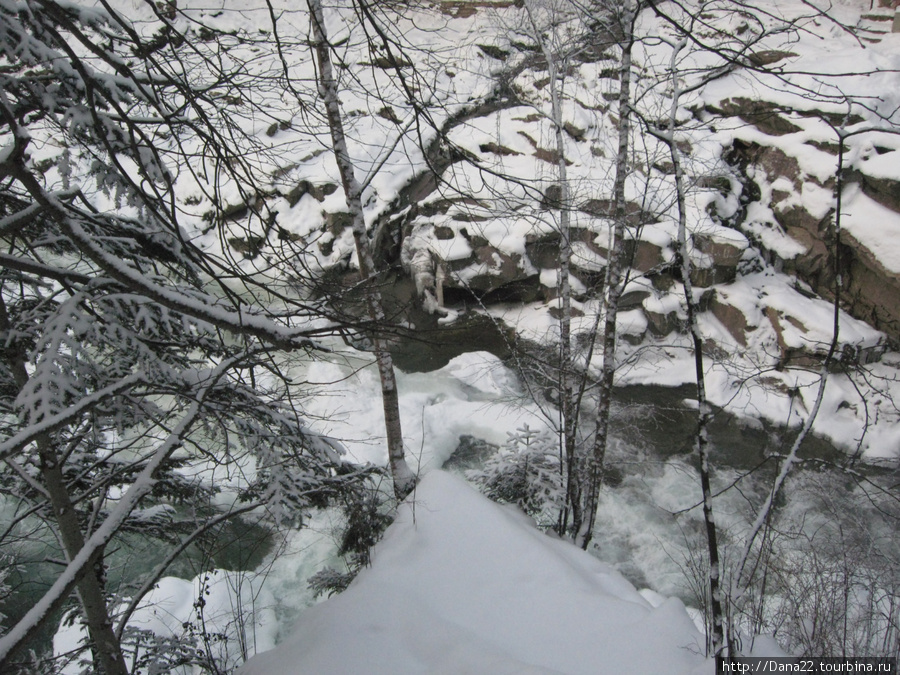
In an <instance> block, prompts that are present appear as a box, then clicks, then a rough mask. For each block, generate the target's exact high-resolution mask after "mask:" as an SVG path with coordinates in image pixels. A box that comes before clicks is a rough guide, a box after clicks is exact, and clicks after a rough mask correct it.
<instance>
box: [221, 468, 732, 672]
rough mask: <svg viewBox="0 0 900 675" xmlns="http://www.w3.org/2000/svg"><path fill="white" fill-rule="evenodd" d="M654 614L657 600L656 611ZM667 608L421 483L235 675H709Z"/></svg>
mask: <svg viewBox="0 0 900 675" xmlns="http://www.w3.org/2000/svg"><path fill="white" fill-rule="evenodd" d="M657 601H658V602H659V599H658V598H657ZM703 643H704V639H703V636H702V635H701V634H700V633H699V632H698V631H697V630H696V628H695V627H694V624H693V621H692V620H691V618H690V616H689V615H688V614H687V612H686V611H685V609H684V606H683V605H682V604H681V603H680V602H679V601H678V600H675V599H668V600H662V601H661V602H659V604H658V605H657V606H654V604H651V603H650V602H648V601H647V600H645V599H644V598H643V597H642V596H641V594H639V593H638V592H637V591H636V590H635V589H634V587H633V586H632V585H631V584H629V583H628V582H627V581H626V580H625V579H624V578H623V577H622V576H621V575H620V574H618V573H617V572H616V571H615V570H614V569H612V568H611V567H610V566H608V565H605V564H603V563H601V562H599V561H598V560H597V559H596V558H594V557H592V556H591V555H589V554H587V553H585V552H583V551H581V550H580V549H577V548H576V547H574V546H572V545H571V544H569V543H566V542H562V541H559V540H557V539H553V538H551V537H549V536H547V535H545V534H542V533H541V532H540V531H538V530H537V529H536V528H535V527H534V525H533V524H532V523H531V522H530V521H529V520H528V519H527V518H525V517H524V516H523V515H522V514H521V513H519V512H517V511H515V510H513V509H511V508H509V507H502V506H498V505H496V504H493V503H492V502H490V501H488V500H487V499H486V498H485V497H483V496H481V495H480V494H478V493H477V492H476V491H475V490H474V489H473V488H471V487H470V486H468V485H467V484H466V483H465V482H464V481H462V480H461V479H459V478H456V477H453V476H451V475H450V474H448V473H445V472H441V471H432V472H430V473H429V474H428V475H427V476H425V477H424V478H423V479H422V481H421V482H420V484H419V486H418V488H417V489H416V492H415V493H414V494H413V495H412V497H411V498H410V499H409V500H408V501H407V502H406V503H405V504H404V505H403V506H402V507H401V509H400V513H399V515H398V517H397V520H396V521H395V522H394V523H393V524H392V525H391V527H390V528H389V529H388V531H387V532H386V533H385V536H384V539H383V540H382V541H381V542H380V543H379V544H378V545H377V546H376V548H375V550H374V554H373V562H372V566H371V567H370V568H368V569H365V570H363V571H362V572H360V574H359V575H358V576H357V578H356V579H355V580H354V582H353V583H352V584H351V586H350V588H348V589H347V590H346V591H345V592H344V593H342V594H341V595H339V596H336V597H334V598H332V599H331V600H329V601H327V602H325V603H323V604H321V605H318V606H316V607H314V608H312V609H310V610H309V611H308V612H306V614H304V615H303V616H302V617H301V618H300V620H299V621H298V622H297V625H296V627H295V632H294V633H293V635H292V636H291V637H290V638H288V639H287V640H285V641H283V642H282V643H281V644H280V645H279V646H278V647H276V648H275V649H274V650H273V651H271V652H268V653H265V654H260V655H258V656H256V657H255V658H253V659H251V660H250V661H248V662H247V663H246V664H245V665H244V666H243V668H241V669H240V670H239V671H238V672H239V673H241V675H280V674H285V675H288V674H291V675H292V674H293V673H298V672H309V673H321V674H323V675H325V674H327V673H336V674H337V673H340V674H344V673H370V674H371V675H378V674H380V673H384V674H391V675H403V674H406V673H410V674H412V673H447V674H448V675H449V674H451V673H454V674H455V673H485V672H490V673H498V674H500V673H509V674H510V675H511V674H513V673H535V674H537V673H543V674H547V675H549V674H551V673H554V674H560V673H572V674H575V673H585V674H591V675H602V674H603V673H610V674H614V675H620V674H622V675H624V674H626V673H635V674H641V675H643V674H645V673H650V672H666V673H671V674H672V675H678V674H680V673H685V674H687V673H697V674H700V673H713V672H714V664H713V663H712V662H711V661H710V660H707V659H706V658H704V657H703V656H702V653H703Z"/></svg>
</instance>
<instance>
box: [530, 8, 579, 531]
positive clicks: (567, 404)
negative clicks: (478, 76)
mask: <svg viewBox="0 0 900 675" xmlns="http://www.w3.org/2000/svg"><path fill="white" fill-rule="evenodd" d="M531 4H532V3H531V1H529V2H526V3H525V10H526V11H527V13H528V20H529V22H530V23H531V28H532V31H533V35H534V39H535V40H536V41H537V43H538V44H539V45H540V48H541V53H542V54H543V56H544V60H545V61H546V62H547V69H548V72H549V75H550V114H551V118H552V121H553V127H554V136H555V141H556V154H557V157H558V159H557V186H558V188H559V205H558V206H559V255H558V257H557V267H558V269H557V286H556V288H557V293H558V295H559V377H558V382H559V385H558V387H559V398H560V401H559V407H560V417H561V420H560V422H561V423H560V432H561V435H562V450H563V453H562V454H563V456H564V457H565V460H566V474H565V478H566V507H565V509H564V511H563V513H562V514H561V515H560V519H559V523H558V525H557V531H558V533H559V534H563V533H564V532H565V531H566V529H567V528H568V519H569V516H570V515H571V517H572V519H573V520H575V521H576V522H581V495H580V491H579V487H580V484H579V478H578V458H577V457H576V449H577V448H576V434H577V429H578V405H577V403H576V400H575V384H574V378H575V372H574V364H573V362H572V289H571V284H570V283H569V268H570V263H571V259H572V241H571V237H570V229H571V227H570V223H571V213H570V198H569V177H568V173H567V166H566V156H565V149H566V146H565V137H564V135H563V134H564V128H563V114H562V102H561V98H562V90H563V86H564V77H565V68H562V72H561V69H560V68H559V65H560V64H559V63H558V61H557V56H556V54H554V53H553V51H552V48H551V46H548V45H547V41H546V40H545V39H544V36H543V34H542V32H541V30H540V29H539V28H538V25H537V22H536V21H535V18H534V14H533V11H532V6H531ZM553 206H555V205H553Z"/></svg>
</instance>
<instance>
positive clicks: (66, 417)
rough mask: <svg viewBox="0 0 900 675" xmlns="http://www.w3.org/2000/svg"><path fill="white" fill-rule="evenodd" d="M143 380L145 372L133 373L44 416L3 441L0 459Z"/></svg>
mask: <svg viewBox="0 0 900 675" xmlns="http://www.w3.org/2000/svg"><path fill="white" fill-rule="evenodd" d="M143 382H144V374H143V373H141V372H135V373H131V374H130V375H128V376H126V377H124V378H122V379H121V380H118V381H117V382H114V383H112V384H109V385H107V386H105V387H103V388H102V389H98V390H97V391H94V392H91V393H90V394H88V395H87V396H84V397H82V398H81V399H79V400H78V402H77V403H74V404H72V405H71V406H69V407H67V408H66V409H65V410H63V411H61V412H58V413H56V414H54V415H50V416H48V417H44V418H42V419H41V420H40V421H38V422H33V423H31V424H29V425H28V426H27V427H26V428H25V429H23V430H22V431H20V432H18V433H17V434H15V435H13V436H12V437H11V438H8V439H7V440H5V441H3V443H0V461H5V460H6V459H7V458H9V457H11V456H13V455H15V454H16V453H18V452H21V451H22V449H23V448H25V447H26V446H27V445H28V444H29V443H33V442H34V441H35V440H36V439H37V438H38V437H39V436H43V435H47V434H52V433H53V432H54V431H57V430H59V429H61V428H63V427H64V426H66V425H68V424H70V423H71V422H72V421H73V420H76V419H78V418H80V417H81V416H82V415H83V414H85V413H86V412H88V411H90V410H91V409H92V408H94V407H96V406H98V405H100V404H101V403H103V402H104V401H106V400H107V399H110V398H112V397H114V396H118V395H119V394H121V393H123V392H125V391H127V390H129V389H132V388H134V387H135V386H137V385H139V384H141V383H143Z"/></svg>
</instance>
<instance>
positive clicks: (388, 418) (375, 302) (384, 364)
mask: <svg viewBox="0 0 900 675" xmlns="http://www.w3.org/2000/svg"><path fill="white" fill-rule="evenodd" d="M307 5H308V6H309V11H310V23H311V24H312V33H313V42H314V45H315V51H316V57H317V59H318V62H319V64H318V65H319V96H321V97H322V100H323V102H324V103H325V111H326V115H327V117H328V126H329V129H330V131H331V140H332V143H333V146H334V157H335V160H336V161H337V165H338V170H339V171H340V173H341V183H342V184H343V187H344V195H345V197H346V199H347V208H348V209H349V210H350V215H351V216H352V218H353V225H352V231H353V240H354V243H355V244H356V255H357V258H359V273H360V277H361V278H362V283H363V285H364V292H365V295H366V305H367V308H368V313H369V319H371V321H372V323H373V324H374V326H375V330H376V333H375V335H374V338H373V342H374V347H375V361H376V363H377V365H378V375H379V377H380V379H381V400H382V404H383V406H384V426H385V433H386V435H387V447H388V461H389V464H390V469H391V476H392V478H393V481H394V494H395V495H396V496H397V499H403V498H404V497H406V496H407V495H408V494H409V493H410V492H412V490H413V488H414V487H415V484H416V477H415V475H414V474H413V472H412V470H411V469H410V468H409V465H408V464H407V463H406V457H405V455H404V450H403V431H402V429H401V426H400V402H399V397H398V393H397V378H396V376H395V374H394V362H393V359H392V358H391V354H390V352H389V351H388V350H387V346H386V344H385V341H384V338H382V337H380V336H379V335H378V334H377V330H378V328H379V327H380V326H382V325H383V324H384V318H385V315H384V306H383V304H382V301H381V293H380V292H379V290H378V287H377V286H376V285H375V282H376V280H375V274H376V272H377V270H376V269H375V261H374V258H373V256H372V250H371V247H370V246H369V241H368V235H367V233H366V223H365V218H364V214H363V207H362V186H361V185H360V183H359V181H358V180H357V178H356V173H355V172H354V169H353V162H352V160H351V159H350V152H349V150H348V149H347V137H346V135H345V134H344V123H343V118H342V116H341V108H340V101H339V98H338V86H337V80H336V79H335V76H334V68H333V66H332V62H331V49H330V46H329V44H328V34H327V32H326V29H325V18H324V12H323V10H322V3H321V2H320V0H307Z"/></svg>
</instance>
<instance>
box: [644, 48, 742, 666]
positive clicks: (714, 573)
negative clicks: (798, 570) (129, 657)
mask: <svg viewBox="0 0 900 675" xmlns="http://www.w3.org/2000/svg"><path fill="white" fill-rule="evenodd" d="M685 44H686V43H685V42H684V41H682V42H681V43H679V44H678V45H677V46H676V47H675V49H674V50H673V52H672V65H671V76H672V107H671V109H670V113H669V125H668V129H667V130H666V131H665V132H662V133H657V134H655V135H656V137H657V138H659V139H661V140H662V141H663V142H665V143H666V144H667V145H668V146H669V154H670V155H671V157H672V166H673V167H674V172H675V199H676V205H677V210H678V253H677V258H678V261H679V263H680V265H679V270H680V272H681V283H682V287H683V288H684V299H685V305H686V307H687V324H688V331H689V332H690V334H691V342H692V346H693V350H694V373H695V377H696V381H697V433H696V435H695V437H694V438H695V448H696V450H697V457H698V458H699V459H700V490H701V493H702V495H703V522H704V525H705V530H706V548H707V554H708V556H709V574H708V578H707V581H708V584H709V603H710V624H711V626H712V632H711V635H710V636H709V647H710V651H711V652H712V654H713V656H723V655H724V647H725V623H724V613H723V611H722V590H721V579H722V574H721V563H720V561H719V542H718V532H717V529H716V521H715V517H714V514H713V493H712V487H711V483H710V465H709V423H710V421H712V407H711V406H710V404H709V401H708V400H707V398H706V380H705V376H704V373H705V366H704V362H703V339H702V336H701V335H700V329H699V327H698V326H697V303H696V302H695V300H694V289H693V284H692V283H691V257H690V252H689V251H688V244H687V205H686V203H685V201H686V200H685V197H686V187H685V184H684V169H683V167H682V164H681V154H680V152H679V151H678V147H677V146H676V145H675V125H676V114H677V111H678V106H679V99H680V97H681V90H680V86H679V80H678V72H677V70H676V62H677V59H678V54H679V52H680V51H681V50H682V49H683V48H684V47H685Z"/></svg>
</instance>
